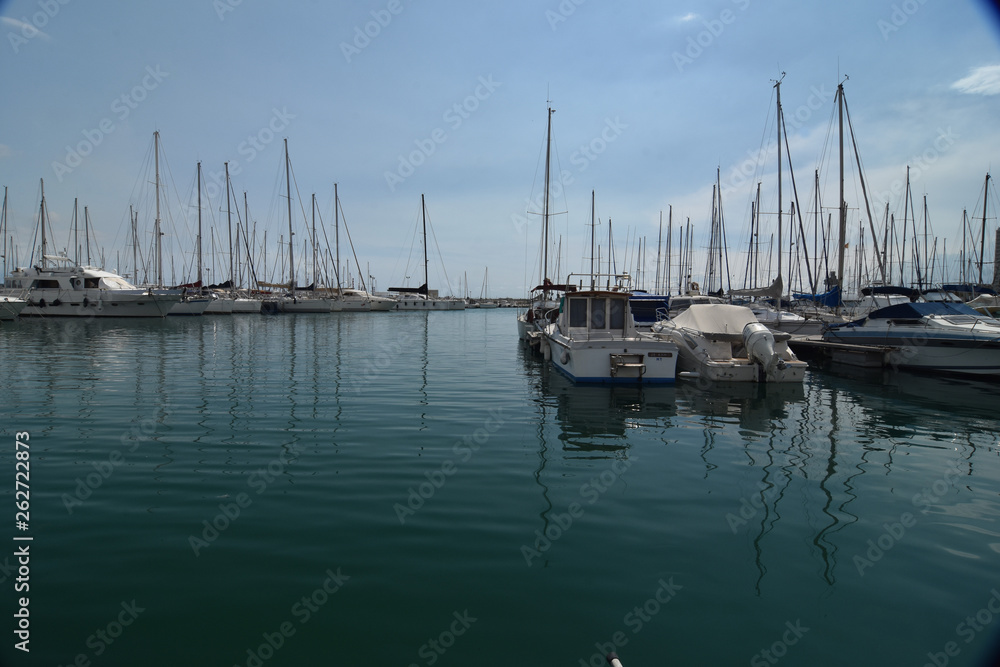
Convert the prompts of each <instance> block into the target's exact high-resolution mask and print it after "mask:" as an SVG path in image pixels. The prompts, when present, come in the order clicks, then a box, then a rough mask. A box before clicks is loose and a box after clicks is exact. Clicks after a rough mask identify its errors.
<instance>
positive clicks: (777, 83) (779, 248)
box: [774, 72, 843, 278]
mask: <svg viewBox="0 0 1000 667" xmlns="http://www.w3.org/2000/svg"><path fill="white" fill-rule="evenodd" d="M784 78H785V73H784V72H782V73H781V79H778V80H777V81H775V82H774V88H775V90H776V91H777V93H776V95H777V101H778V116H777V120H778V278H781V204H782V201H781V125H782V116H781V81H782V79H784ZM841 177H843V172H841Z"/></svg>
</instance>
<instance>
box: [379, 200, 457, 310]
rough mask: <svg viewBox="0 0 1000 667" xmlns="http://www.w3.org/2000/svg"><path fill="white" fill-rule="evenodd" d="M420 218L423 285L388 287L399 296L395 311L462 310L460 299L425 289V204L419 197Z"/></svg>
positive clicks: (426, 281)
mask: <svg viewBox="0 0 1000 667" xmlns="http://www.w3.org/2000/svg"><path fill="white" fill-rule="evenodd" d="M420 217H421V222H422V227H423V236H424V284H423V285H421V286H420V287H390V288H389V291H390V292H396V293H397V294H399V299H398V300H397V301H396V307H395V309H396V310H464V309H465V301H463V300H462V299H442V298H438V297H437V295H436V294H431V292H430V290H428V289H427V283H428V277H427V263H428V260H427V204H426V202H425V200H424V195H420Z"/></svg>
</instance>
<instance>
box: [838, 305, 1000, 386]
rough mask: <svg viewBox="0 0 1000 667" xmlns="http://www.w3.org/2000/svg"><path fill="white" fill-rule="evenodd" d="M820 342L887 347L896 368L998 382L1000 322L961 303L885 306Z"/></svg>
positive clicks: (892, 363) (839, 329) (999, 372)
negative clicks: (970, 376) (996, 380)
mask: <svg viewBox="0 0 1000 667" xmlns="http://www.w3.org/2000/svg"><path fill="white" fill-rule="evenodd" d="M823 340H825V341H827V342H836V343H845V344H849V345H859V346H884V347H888V348H890V350H889V352H888V357H889V364H890V365H891V366H893V367H895V368H905V369H911V370H920V371H933V372H938V373H948V374H959V375H975V376H980V377H992V378H1000V322H998V321H997V320H995V319H992V318H990V317H987V316H984V315H982V314H980V313H977V312H976V311H975V310H973V309H971V308H969V307H968V306H965V305H962V304H948V303H912V304H910V303H907V304H899V305H896V306H889V307H887V308H882V309H879V310H876V311H874V312H872V313H871V314H870V315H869V316H868V317H867V318H866V319H865V320H859V321H858V322H855V323H852V324H849V325H846V326H842V327H836V328H833V329H830V330H828V331H827V332H826V334H824V336H823Z"/></svg>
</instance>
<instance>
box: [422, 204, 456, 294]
mask: <svg viewBox="0 0 1000 667" xmlns="http://www.w3.org/2000/svg"><path fill="white" fill-rule="evenodd" d="M420 217H421V219H422V220H423V225H424V290H425V291H424V296H427V291H426V290H427V204H425V203H424V195H423V194H422V193H421V195H420ZM449 294H450V292H449Z"/></svg>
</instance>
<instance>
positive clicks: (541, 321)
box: [517, 107, 565, 349]
mask: <svg viewBox="0 0 1000 667" xmlns="http://www.w3.org/2000/svg"><path fill="white" fill-rule="evenodd" d="M555 112H556V110H555V109H553V108H552V107H549V108H548V125H547V127H546V133H545V185H544V188H545V189H544V196H543V199H542V202H543V203H542V257H541V265H540V266H539V271H540V277H541V282H539V284H538V285H536V286H535V287H533V288H531V305H530V306H529V307H528V310H526V311H525V312H523V313H520V314H518V316H517V337H518V339H519V340H521V341H523V342H525V343H527V344H528V345H529V346H531V347H532V348H535V349H541V347H540V346H541V344H542V338H543V334H542V330H543V329H544V327H545V325H546V324H549V323H551V322H552V321H553V320H554V319H555V317H556V316H557V315H558V308H559V302H558V301H557V300H556V299H555V295H554V294H553V293H554V292H557V291H564V290H565V285H556V284H554V283H553V282H552V281H551V280H550V279H549V215H550V213H549V189H550V188H549V183H550V178H551V165H552V114H554V113H555Z"/></svg>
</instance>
